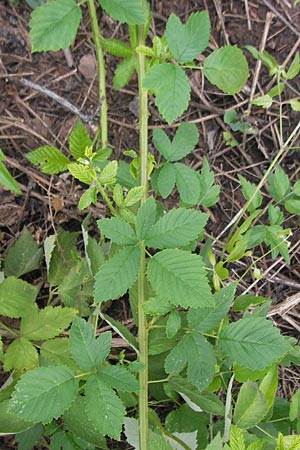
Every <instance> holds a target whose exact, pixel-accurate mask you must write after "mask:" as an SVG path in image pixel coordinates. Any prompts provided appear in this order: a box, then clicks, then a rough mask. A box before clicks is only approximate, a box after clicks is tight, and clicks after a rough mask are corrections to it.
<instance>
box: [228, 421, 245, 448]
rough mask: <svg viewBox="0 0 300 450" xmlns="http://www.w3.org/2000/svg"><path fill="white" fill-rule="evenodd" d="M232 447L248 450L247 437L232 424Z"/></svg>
mask: <svg viewBox="0 0 300 450" xmlns="http://www.w3.org/2000/svg"><path fill="white" fill-rule="evenodd" d="M230 449H231V450H246V444H245V437H244V434H243V432H242V430H240V429H239V428H238V427H236V426H235V425H231V427H230Z"/></svg>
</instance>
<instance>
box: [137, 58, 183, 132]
mask: <svg viewBox="0 0 300 450" xmlns="http://www.w3.org/2000/svg"><path fill="white" fill-rule="evenodd" d="M143 85H144V87H145V88H146V89H150V90H151V91H152V92H154V94H155V95H156V100H155V104H156V106H157V107H158V110H159V112H160V114H161V115H162V116H163V118H164V119H166V121H167V122H168V123H169V124H170V123H172V122H173V121H174V120H176V119H177V118H178V117H179V116H181V114H182V113H183V112H184V111H185V110H186V109H187V107H188V104H189V100H190V84H189V80H188V77H187V76H186V74H185V72H184V70H183V69H182V68H181V67H178V66H175V65H174V64H171V63H162V64H158V65H156V66H153V67H151V69H149V71H148V72H147V74H146V76H145V78H144V83H143Z"/></svg>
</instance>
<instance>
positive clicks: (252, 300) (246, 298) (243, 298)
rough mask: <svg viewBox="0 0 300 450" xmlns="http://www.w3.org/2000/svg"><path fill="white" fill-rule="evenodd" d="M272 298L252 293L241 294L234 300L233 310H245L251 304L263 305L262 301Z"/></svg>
mask: <svg viewBox="0 0 300 450" xmlns="http://www.w3.org/2000/svg"><path fill="white" fill-rule="evenodd" d="M269 300H270V299H269V298H267V297H261V296H257V297H256V296H255V295H252V294H244V295H239V296H238V297H237V298H236V299H235V302H234V305H233V307H232V310H233V311H234V312H238V311H244V310H245V309H247V308H249V307H250V306H255V305H261V304H262V303H265V302H268V301H269Z"/></svg>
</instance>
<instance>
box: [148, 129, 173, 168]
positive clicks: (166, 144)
mask: <svg viewBox="0 0 300 450" xmlns="http://www.w3.org/2000/svg"><path fill="white" fill-rule="evenodd" d="M153 144H154V145H155V147H156V149H157V150H158V151H159V153H160V154H161V155H162V156H163V157H164V158H165V159H166V160H169V158H170V157H171V155H172V144H171V141H170V139H169V137H168V135H167V133H165V132H164V131H163V130H162V129H161V128H154V130H153Z"/></svg>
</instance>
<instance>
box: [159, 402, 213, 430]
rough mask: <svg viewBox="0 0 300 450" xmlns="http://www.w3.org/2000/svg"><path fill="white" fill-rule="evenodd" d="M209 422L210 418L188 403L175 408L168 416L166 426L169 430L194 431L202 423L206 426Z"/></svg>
mask: <svg viewBox="0 0 300 450" xmlns="http://www.w3.org/2000/svg"><path fill="white" fill-rule="evenodd" d="M208 424H209V418H208V417H207V416H206V415H204V414H203V415H202V414H199V413H197V412H196V411H194V410H193V409H191V408H190V407H189V406H188V405H187V404H186V403H184V404H183V405H180V406H179V407H178V408H177V409H173V410H172V411H171V412H170V413H169V414H168V415H167V417H166V421H165V427H166V430H167V431H170V432H171V433H174V432H176V431H177V432H179V433H182V432H192V431H196V430H198V429H199V428H200V427H201V428H202V425H204V427H206V426H207V425H208Z"/></svg>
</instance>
